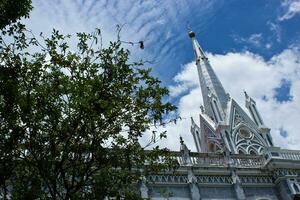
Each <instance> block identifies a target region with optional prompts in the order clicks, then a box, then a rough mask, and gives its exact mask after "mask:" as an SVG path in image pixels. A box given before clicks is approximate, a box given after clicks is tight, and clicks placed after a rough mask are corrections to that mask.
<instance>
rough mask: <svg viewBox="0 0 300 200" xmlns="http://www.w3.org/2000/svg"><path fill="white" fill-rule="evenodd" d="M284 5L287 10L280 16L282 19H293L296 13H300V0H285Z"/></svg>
mask: <svg viewBox="0 0 300 200" xmlns="http://www.w3.org/2000/svg"><path fill="white" fill-rule="evenodd" d="M282 6H283V8H284V9H285V11H286V12H285V13H284V15H282V16H281V17H279V20H280V21H284V20H288V19H291V18H293V17H294V16H295V15H296V14H298V13H300V0H285V1H283V3H282Z"/></svg>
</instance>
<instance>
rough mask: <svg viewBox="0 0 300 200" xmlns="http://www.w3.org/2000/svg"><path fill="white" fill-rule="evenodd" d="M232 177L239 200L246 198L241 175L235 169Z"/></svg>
mask: <svg viewBox="0 0 300 200" xmlns="http://www.w3.org/2000/svg"><path fill="white" fill-rule="evenodd" d="M231 177H232V182H233V187H234V190H235V194H236V198H237V199H238V200H245V199H246V196H245V193H244V189H243V188H242V184H241V180H240V178H239V176H238V175H237V174H236V171H235V169H233V170H232V171H231Z"/></svg>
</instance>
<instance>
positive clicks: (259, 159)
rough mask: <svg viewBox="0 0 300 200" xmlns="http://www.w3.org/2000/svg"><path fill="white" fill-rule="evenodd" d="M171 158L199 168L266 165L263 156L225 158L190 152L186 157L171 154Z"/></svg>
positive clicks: (237, 155)
mask: <svg viewBox="0 0 300 200" xmlns="http://www.w3.org/2000/svg"><path fill="white" fill-rule="evenodd" d="M171 157H172V158H173V159H175V160H176V161H177V162H178V164H179V165H181V166H195V167H196V166H197V167H229V166H232V167H241V168H260V167H262V166H263V165H264V161H265V159H264V157H263V156H254V155H239V154H232V155H228V156H225V155H223V154H215V153H196V152H190V153H189V155H184V154H182V153H181V152H171Z"/></svg>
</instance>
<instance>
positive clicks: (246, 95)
mask: <svg viewBox="0 0 300 200" xmlns="http://www.w3.org/2000/svg"><path fill="white" fill-rule="evenodd" d="M244 94H245V97H246V99H248V98H249V96H248V94H247V92H246V90H244Z"/></svg>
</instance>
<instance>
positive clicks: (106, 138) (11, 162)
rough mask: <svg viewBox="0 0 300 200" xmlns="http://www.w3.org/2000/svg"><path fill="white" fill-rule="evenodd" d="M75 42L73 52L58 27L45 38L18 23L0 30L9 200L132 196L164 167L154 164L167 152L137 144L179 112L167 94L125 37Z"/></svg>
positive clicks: (81, 37) (2, 153)
mask: <svg viewBox="0 0 300 200" xmlns="http://www.w3.org/2000/svg"><path fill="white" fill-rule="evenodd" d="M76 38H77V39H78V40H77V41H78V42H77V45H76V48H73V49H71V48H70V47H69V43H70V42H71V41H72V38H71V36H70V35H62V34H60V33H59V32H58V31H56V30H53V33H52V35H51V36H50V37H49V38H44V37H43V35H41V38H40V39H39V40H41V41H38V40H37V39H36V37H34V36H33V35H32V34H31V33H30V32H28V31H26V29H25V27H24V26H23V25H21V24H14V25H12V26H11V27H9V28H7V30H3V31H2V34H1V37H0V60H1V62H0V120H1V123H0V166H1V167H0V180H1V181H0V187H1V190H0V196H2V198H4V199H5V198H8V197H9V196H11V197H13V198H14V199H35V198H38V197H39V198H41V199H102V198H104V197H105V196H113V197H117V198H125V199H134V198H138V195H137V194H138V191H137V187H136V186H137V184H138V181H139V180H140V179H141V177H142V175H143V173H147V171H149V170H150V171H153V170H160V169H163V168H165V167H167V165H168V163H167V162H166V163H159V162H158V161H157V159H158V157H159V156H165V155H167V153H168V151H167V150H166V149H159V148H158V147H157V146H156V147H155V148H153V150H152V151H145V150H144V148H143V147H141V146H140V144H139V142H138V140H139V139H140V138H141V137H142V136H143V133H144V132H145V131H146V130H147V129H148V128H149V127H150V126H152V125H159V124H162V123H164V122H165V119H166V116H167V115H168V114H169V113H170V112H171V111H174V110H175V107H174V106H173V105H172V104H170V103H168V102H164V101H163V98H164V96H166V95H167V94H168V90H167V89H166V88H164V87H161V86H160V81H159V80H158V79H157V78H154V77H152V76H151V74H150V69H147V68H145V67H144V66H143V63H142V62H133V63H130V62H129V57H130V53H129V51H128V50H126V49H124V48H122V46H121V43H120V41H116V42H110V44H109V46H108V47H107V48H103V47H102V44H101V43H102V42H101V41H102V38H101V31H100V30H99V29H97V30H96V31H95V32H94V33H91V34H86V33H77V37H76ZM8 41H10V42H8ZM32 51H34V52H35V53H31V52H32ZM165 136H166V133H165V132H163V133H160V134H158V135H157V136H156V137H158V138H162V137H165ZM154 141H155V140H153V142H154ZM145 162H147V163H148V164H147V165H145ZM141 169H142V170H141ZM9 188H10V189H9Z"/></svg>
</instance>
